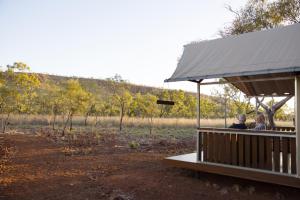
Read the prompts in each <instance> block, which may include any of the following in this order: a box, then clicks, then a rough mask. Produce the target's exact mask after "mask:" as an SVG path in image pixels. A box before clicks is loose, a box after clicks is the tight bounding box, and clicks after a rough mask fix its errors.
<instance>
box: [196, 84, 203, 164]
mask: <svg viewBox="0 0 300 200" xmlns="http://www.w3.org/2000/svg"><path fill="white" fill-rule="evenodd" d="M200 82H201V80H200V81H199V82H197V129H199V128H200ZM201 146H202V137H201V133H200V132H199V131H198V130H197V161H201V160H202V157H201V151H202V150H201Z"/></svg>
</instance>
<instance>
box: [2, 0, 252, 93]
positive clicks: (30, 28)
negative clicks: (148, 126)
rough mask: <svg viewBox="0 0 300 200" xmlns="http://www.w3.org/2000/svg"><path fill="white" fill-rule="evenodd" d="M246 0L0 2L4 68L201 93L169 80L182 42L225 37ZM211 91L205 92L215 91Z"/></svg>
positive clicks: (182, 83)
mask: <svg viewBox="0 0 300 200" xmlns="http://www.w3.org/2000/svg"><path fill="white" fill-rule="evenodd" d="M245 3H246V0H232V1H230V0H214V1H209V0H184V1H183V0H94V1H93V0H64V1H62V0H48V1H46V0H44V1H40V0H22V1H20V0H0V30H1V31H0V66H6V65H7V64H13V63H14V62H16V61H18V62H24V63H26V64H28V65H29V66H30V67H31V71H33V72H42V73H48V74H56V75H67V76H80V77H93V78H102V79H103V78H108V77H113V76H114V75H115V74H120V75H121V76H122V77H123V78H124V79H126V80H128V81H129V82H131V83H135V84H141V85H149V86H156V87H163V88H166V89H171V88H176V89H184V90H188V91H195V90H196V85H195V84H193V83H189V82H188V83H187V82H179V83H164V80H165V79H166V78H169V77H170V76H171V75H172V73H173V72H174V70H175V68H176V64H177V61H178V59H179V58H180V56H181V54H182V51H183V45H185V44H187V43H189V42H191V41H199V40H205V39H213V38H216V37H219V35H218V31H219V30H221V29H222V28H223V27H224V26H228V25H230V22H231V21H232V20H233V18H234V15H233V14H232V13H230V12H229V11H228V10H227V9H226V8H225V7H226V5H231V6H232V7H233V8H234V9H239V8H240V7H242V6H243V5H245ZM209 91H211V90H210V88H206V89H204V90H202V92H205V93H209Z"/></svg>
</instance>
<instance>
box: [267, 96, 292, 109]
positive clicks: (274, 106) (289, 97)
mask: <svg viewBox="0 0 300 200" xmlns="http://www.w3.org/2000/svg"><path fill="white" fill-rule="evenodd" d="M292 97H293V96H287V97H286V98H284V99H282V100H281V101H279V102H278V103H276V104H275V105H273V106H272V110H273V111H274V112H276V111H277V110H278V109H279V108H281V107H282V106H283V105H284V104H285V103H286V102H287V101H288V100H290V99H291V98H292Z"/></svg>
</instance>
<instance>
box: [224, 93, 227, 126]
mask: <svg viewBox="0 0 300 200" xmlns="http://www.w3.org/2000/svg"><path fill="white" fill-rule="evenodd" d="M224 106H225V111H224V119H225V124H224V127H225V128H227V97H226V96H225V99H224Z"/></svg>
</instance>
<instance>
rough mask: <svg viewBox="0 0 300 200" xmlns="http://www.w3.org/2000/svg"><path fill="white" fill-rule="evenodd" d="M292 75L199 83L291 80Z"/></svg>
mask: <svg viewBox="0 0 300 200" xmlns="http://www.w3.org/2000/svg"><path fill="white" fill-rule="evenodd" d="M293 79H294V77H292V76H290V77H272V78H257V79H248V80H238V81H213V82H206V83H200V85H216V84H228V83H251V82H262V81H280V80H293Z"/></svg>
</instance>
